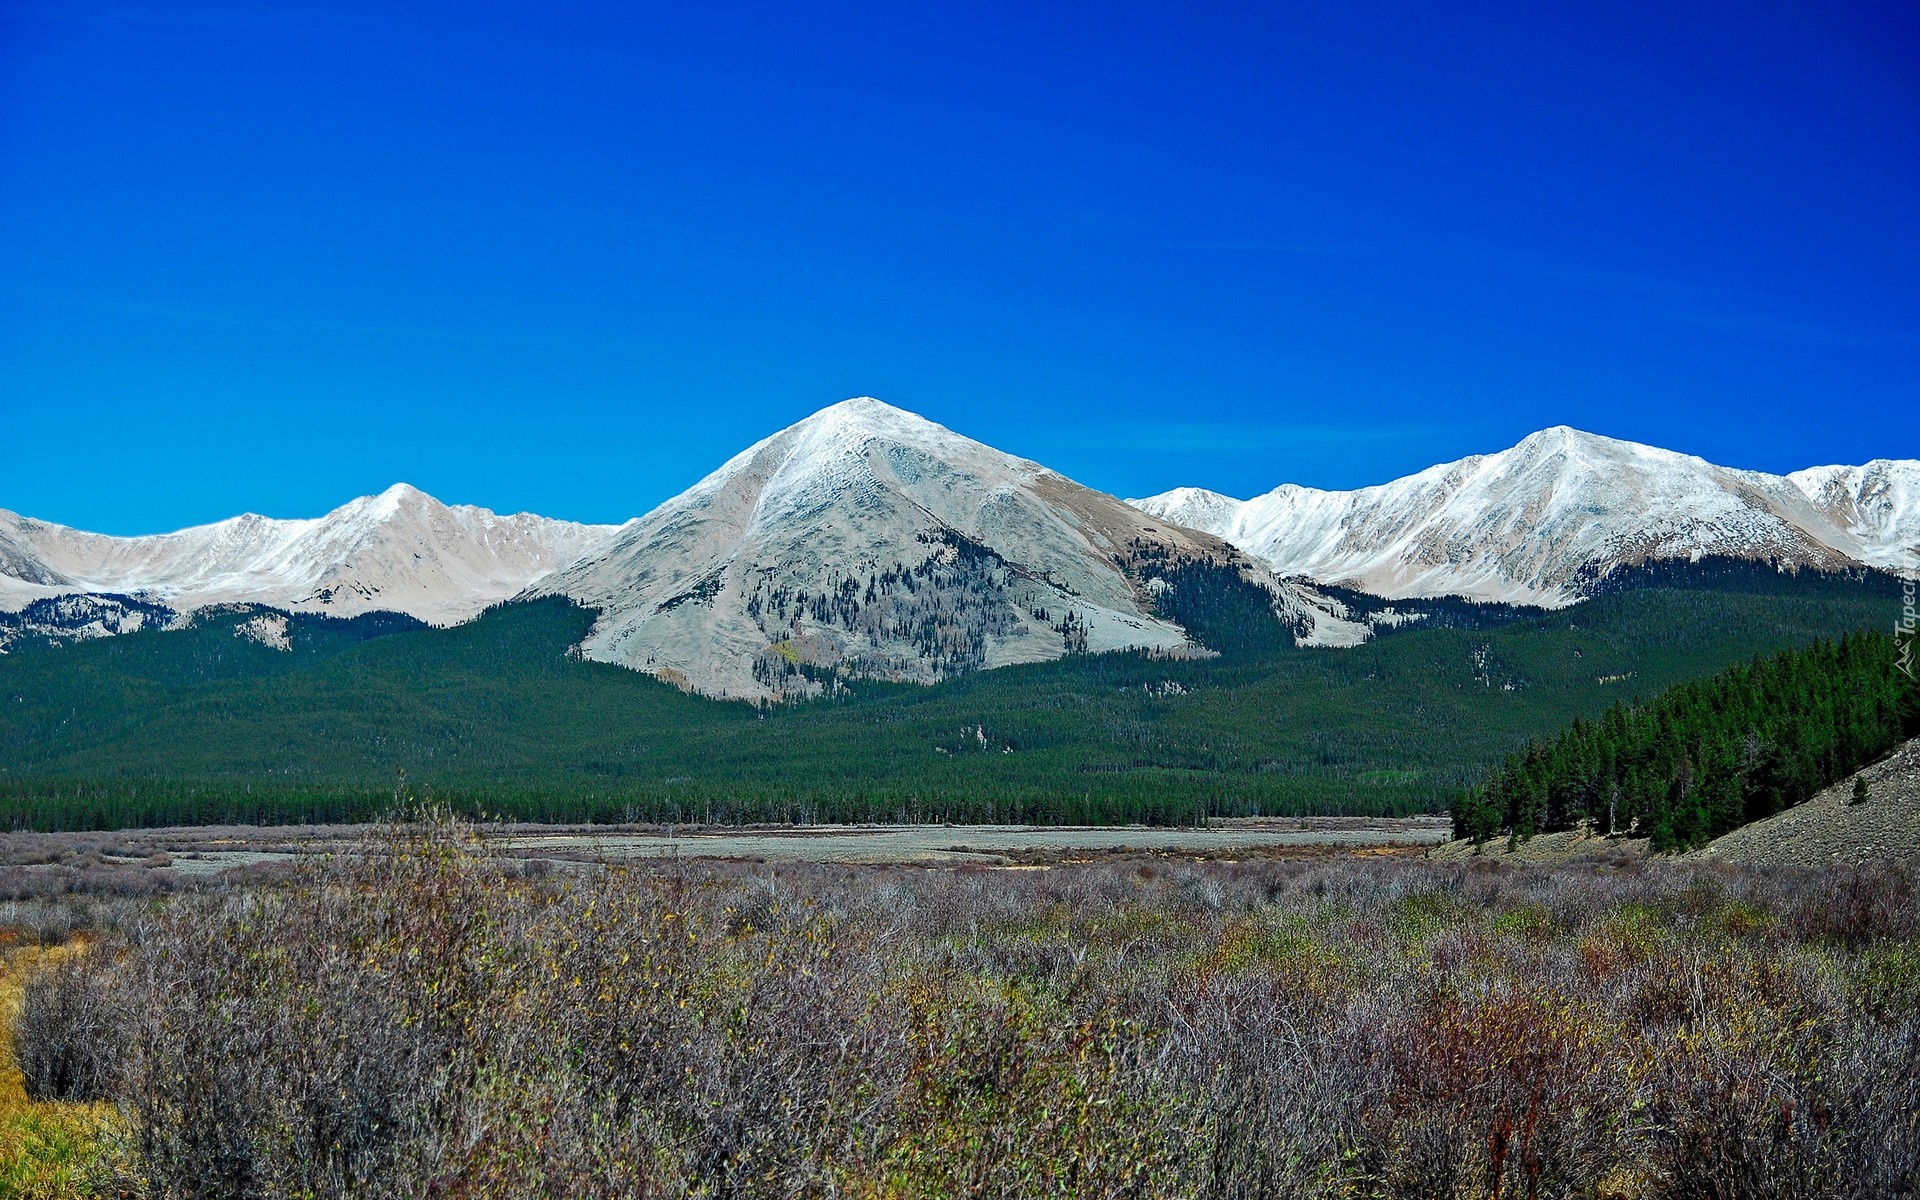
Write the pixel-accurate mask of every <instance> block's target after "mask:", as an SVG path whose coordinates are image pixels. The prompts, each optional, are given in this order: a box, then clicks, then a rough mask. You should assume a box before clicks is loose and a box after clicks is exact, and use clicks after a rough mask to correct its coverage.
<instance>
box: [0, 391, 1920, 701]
mask: <svg viewBox="0 0 1920 1200" xmlns="http://www.w3.org/2000/svg"><path fill="white" fill-rule="evenodd" d="M1916 544H1920V463H1915V462H1911V461H1891V460H1879V461H1876V462H1873V463H1869V464H1867V465H1865V466H1861V467H1818V468H1811V469H1809V470H1806V471H1800V472H1796V473H1795V474H1793V475H1790V476H1775V475H1766V474H1763V473H1760V472H1753V471H1737V470H1732V469H1729V468H1723V467H1718V466H1714V465H1713V464H1711V463H1707V462H1705V461H1704V460H1702V459H1698V458H1693V457H1690V456H1686V455H1680V454H1675V453H1673V452H1670V451H1666V450H1659V449H1656V448H1653V447H1647V446H1640V445H1636V444H1634V443H1631V442H1622V441H1616V440H1614V439H1610V438H1603V437H1598V436H1596V435H1592V434H1586V433H1581V432H1578V431H1576V430H1572V429H1568V428H1566V427H1558V428H1555V429H1549V430H1544V431H1542V432H1540V433H1537V434H1534V435H1532V436H1531V437H1528V438H1526V439H1525V440H1523V441H1522V442H1521V443H1519V445H1517V446H1515V447H1513V448H1512V449H1510V450H1506V451H1501V452H1499V453H1496V454H1489V455H1476V456H1473V457H1471V458H1467V459H1462V460H1461V461H1459V462H1456V463H1446V464H1441V465H1439V466H1435V467H1432V468H1429V469H1427V470H1425V471H1422V472H1419V473H1418V474H1415V475H1412V476H1408V477H1407V478H1405V479H1400V480H1396V481H1393V482H1391V483H1387V484H1382V485H1379V486H1376V487H1371V488H1361V489H1358V490H1356V491H1351V492H1331V491H1321V490H1317V489H1312V488H1303V487H1297V486H1294V485H1285V486H1283V487H1281V488H1278V489H1276V490H1275V491H1273V492H1271V493H1269V494H1267V495H1265V496H1262V497H1258V498H1256V499H1254V500H1249V501H1241V500H1236V499H1233V498H1232V497H1228V496H1223V495H1220V494H1218V493H1214V492H1208V491H1205V490H1202V489H1194V488H1181V489H1176V490H1174V491H1172V492H1167V493H1163V494H1162V495H1160V496H1155V497H1150V498H1148V499H1144V500H1135V501H1126V502H1123V501H1120V500H1118V499H1116V498H1114V497H1112V496H1109V495H1106V494H1105V493H1102V492H1098V491H1094V490H1093V489H1090V488H1086V487H1083V486H1082V485H1080V484H1078V483H1075V482H1074V481H1072V480H1070V479H1067V478H1066V477H1064V476H1062V475H1060V474H1058V473H1057V472H1054V471H1051V470H1049V469H1047V468H1046V467H1044V466H1042V465H1041V464H1039V463H1035V462H1032V461H1029V460H1027V459H1022V458H1017V457H1014V456H1012V455H1008V454H1005V453H1003V452H1001V451H999V450H996V449H994V448H993V447H991V446H987V445H985V444H983V443H980V442H977V441H974V440H972V439H970V438H966V437H964V436H962V435H960V434H957V433H954V432H953V431H952V430H949V429H947V428H945V427H943V426H940V425H937V424H935V423H933V422H931V421H928V420H926V419H924V418H922V417H919V416H917V415H915V414H913V413H910V412H906V411H904V410H902V409H898V408H895V407H893V406H891V405H887V404H884V403H882V402H881V401H878V400H875V399H872V398H870V397H859V398H855V399H852V400H847V401H843V402H841V403H839V404H835V405H832V406H830V407H828V408H826V409H823V410H821V411H820V412H818V413H815V414H814V415H812V416H810V417H808V418H806V419H805V420H802V421H800V422H798V423H797V424H795V425H793V426H790V427H789V428H787V429H784V430H781V431H780V432H778V433H776V434H774V435H773V436H771V437H768V438H766V439H764V440H762V441H760V442H758V443H756V444H755V445H753V446H751V447H748V448H747V449H746V450H744V451H742V452H741V453H740V454H738V455H736V456H734V457H733V458H732V459H729V460H728V461H727V462H726V463H724V464H722V465H721V466H720V467H719V468H718V469H717V470H715V471H714V472H713V473H711V474H710V475H708V476H707V477H706V478H705V479H703V480H701V481H700V482H699V483H697V484H695V485H694V486H693V487H691V488H689V489H688V490H687V491H685V492H683V493H682V494H680V495H679V496H676V497H673V498H672V499H670V500H668V501H666V502H665V503H663V504H661V505H659V506H657V507H656V508H654V509H653V510H652V511H651V512H649V513H647V514H646V515H645V516H643V517H640V518H637V519H635V520H632V521H628V522H626V523H625V524H622V525H583V524H577V523H574V522H569V521H558V520H552V519H550V518H546V517H540V516H535V515H533V514H528V513H521V514H517V515H513V516H502V515H499V514H495V513H492V512H490V511H488V510H486V509H481V508H475V507H471V506H450V505H445V504H442V503H440V502H439V501H438V500H435V499H434V498H433V497H431V496H428V495H426V494H425V493H423V492H420V491H418V490H417V489H414V488H411V487H408V486H406V485H404V484H399V485H395V486H394V487H392V488H389V489H388V490H387V491H385V492H383V493H381V494H380V495H378V496H369V497H364V498H361V499H359V500H355V501H352V502H350V503H348V504H346V505H343V506H342V507H340V508H338V509H336V510H334V511H333V512H331V513H328V514H327V515H325V516H323V517H319V518H315V519H311V520H275V519H271V518H267V517H260V516H255V515H251V514H250V515H246V516H241V517H235V518H233V519H231V520H227V521H221V522H218V523H216V524H213V525H206V526H200V527H196V528H193V529H186V530H182V531H180V532H178V533H170V534H161V535H155V536H150V537H135V538H118V537H108V536H105V535H100V534H92V533H84V532H81V531H78V530H73V529H69V528H66V527H64V526H60V525H54V524H51V523H48V522H43V521H36V520H32V519H30V518H25V517H21V516H17V515H16V514H13V513H10V512H6V511H4V510H0V650H4V649H5V648H6V646H7V645H8V644H9V642H10V641H13V640H17V639H18V638H21V637H29V636H31V637H39V638H43V639H49V640H54V641H70V640H75V639H84V638H89V637H100V636H108V635H112V634H117V633H124V632H129V631H131V630H135V629H139V628H142V627H152V626H154V625H156V624H168V623H177V621H178V619H179V618H180V617H181V615H182V614H186V613H191V612H193V611H195V610H198V609H202V608H207V607H210V606H217V605H229V604H243V605H261V606H266V607H270V608H277V609H284V610H287V611H291V612H310V613H324V614H331V615H336V616H354V615H357V614H361V613H368V612H382V611H386V612H396V613H402V614H406V615H409V616H412V617H415V618H418V619H420V620H423V621H427V622H429V623H432V624H439V625H448V624H457V623H461V622H464V621H468V620H471V619H472V618H473V617H475V616H476V615H478V614H479V613H480V612H482V611H483V610H484V609H486V608H487V607H488V606H490V605H493V604H497V603H500V602H502V601H506V600H513V599H531V598H537V597H541V596H553V595H559V596H566V597H568V598H570V599H573V600H575V601H577V602H579V603H581V604H583V605H586V606H589V607H591V608H593V609H595V610H596V611H597V612H598V613H599V614H600V615H599V619H598V620H597V622H596V623H595V625H594V627H593V629H592V631H591V632H590V633H589V634H588V636H587V638H586V639H585V641H584V642H583V643H582V645H581V647H580V651H581V653H582V654H583V655H585V656H586V657H588V658H593V659H598V660H602V661H608V662H616V663H620V664H623V665H626V666H629V667H633V668H636V669H639V670H643V671H648V672H651V673H654V674H657V675H659V676H661V677H662V678H664V679H667V680H669V681H671V682H674V683H677V684H679V685H681V686H682V687H685V688H686V689H688V690H691V691H698V692H701V693H704V694H708V695H715V696H727V697H734V698H790V697H800V696H806V695H812V694H816V693H818V692H819V691H820V690H822V689H823V688H830V687H832V686H834V683H833V681H834V679H835V678H836V677H851V676H857V677H863V678H881V679H892V680H900V681H909V682H923V683H924V682H931V681H933V680H937V679H940V678H944V677H947V676H949V675H953V674H957V673H962V672H965V671H970V670H976V669H983V668H991V667H996V666H1001V665H1006V664H1011V663H1020V662H1034V661H1041V660H1045V659H1050V658H1056V657H1059V656H1061V655H1063V654H1069V653H1075V652H1082V651H1099V650H1108V649H1118V648H1122V647H1138V648H1145V649H1150V650H1154V651H1160V652H1166V653H1175V654H1178V653H1191V652H1193V651H1194V649H1195V647H1194V646H1193V642H1194V640H1195V638H1194V635H1193V630H1192V629H1190V628H1186V627H1183V626H1182V624H1180V623H1179V622H1180V621H1187V620H1190V617H1188V616H1181V617H1179V618H1178V619H1176V618H1175V616H1174V614H1175V613H1188V614H1196V613H1200V612H1201V611H1202V610H1201V609H1199V608H1195V607H1194V604H1193V603H1192V602H1191V600H1192V595H1193V593H1192V589H1196V588H1212V589H1217V588H1219V587H1228V588H1240V589H1242V591H1243V593H1244V594H1243V595H1242V596H1241V597H1240V598H1239V600H1237V601H1233V602H1231V603H1224V604H1215V605H1214V607H1212V608H1211V609H1207V610H1206V611H1208V612H1211V613H1213V614H1215V616H1214V621H1215V624H1216V625H1217V624H1218V622H1219V621H1220V620H1221V619H1225V618H1222V617H1220V616H1219V614H1226V613H1246V612H1253V611H1255V608H1257V607H1258V606H1261V605H1266V606H1270V607H1271V608H1272V610H1273V611H1274V613H1275V615H1276V616H1277V617H1278V618H1279V620H1280V622H1281V624H1282V625H1283V626H1284V628H1285V630H1286V631H1287V636H1291V637H1292V638H1293V639H1294V640H1296V641H1298V642H1300V643H1301V644H1309V645H1353V644H1356V643H1358V642H1361V641H1365V640H1367V639H1368V638H1369V637H1370V636H1371V635H1372V633H1373V632H1374V631H1375V630H1376V629H1381V628H1389V627H1405V626H1407V625H1408V624H1411V623H1415V622H1418V621H1420V620H1422V619H1423V614H1422V613H1420V612H1419V611H1417V610H1416V609H1415V608H1414V607H1413V606H1410V605H1407V604H1405V603H1401V604H1399V605H1398V606H1397V607H1394V606H1390V605H1381V604H1377V603H1375V602H1373V601H1372V600H1371V599H1369V597H1367V596H1361V595H1356V594H1355V593H1368V594H1370V595H1371V596H1379V597H1387V598H1390V599H1400V600H1404V599H1406V598H1422V597H1424V598H1432V597H1441V596H1466V597H1470V598H1477V599H1481V600H1501V601H1507V602H1512V603H1521V604H1541V605H1549V606H1553V605H1561V604H1567V603H1571V602H1573V601H1575V600H1578V599H1580V598H1581V597H1582V596H1583V595H1585V594H1587V592H1588V591H1589V590H1591V588H1592V587H1593V586H1594V581H1596V580H1599V579H1603V578H1605V577H1606V576H1607V574H1608V572H1609V571H1611V570H1613V569H1615V568H1618V567H1621V566H1624V565H1635V564H1639V563H1645V562H1658V561H1669V560H1676V559H1677V560H1683V561H1684V560H1697V559H1699V558H1702V557H1711V558H1716V559H1720V558H1731V559H1744V560H1748V561H1755V560H1757V561H1763V562H1764V561H1774V562H1778V563H1780V564H1783V565H1786V566H1792V567H1797V566H1810V567H1819V568H1828V569H1833V568H1842V567H1854V566H1858V565H1861V564H1867V565H1872V566H1876V567H1883V568H1899V567H1902V566H1903V565H1905V558H1906V548H1907V547H1911V546H1914V545H1916ZM1196 572H1197V573H1196ZM1325 585H1337V586H1336V587H1332V588H1328V587H1326V586H1325ZM1342 588H1350V589H1353V591H1351V592H1342V591H1341V590H1340V589H1342ZM1183 589H1185V590H1183ZM1249 597H1250V599H1249ZM1183 599H1184V600H1186V601H1188V602H1187V603H1185V604H1184V605H1183V604H1182V603H1175V602H1174V601H1177V600H1183ZM1212 599H1213V600H1218V597H1212ZM1248 604H1252V605H1254V606H1255V608H1248V607H1246V605H1248ZM1425 615H1427V616H1431V615H1432V614H1425ZM1231 619H1232V620H1236V621H1237V620H1240V618H1238V617H1233V618H1231ZM1448 619H1449V620H1451V621H1468V622H1469V623H1471V620H1472V614H1466V615H1464V616H1463V615H1462V613H1454V614H1453V615H1452V616H1451V617H1450V618H1448Z"/></svg>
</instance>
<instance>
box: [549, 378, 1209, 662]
mask: <svg viewBox="0 0 1920 1200" xmlns="http://www.w3.org/2000/svg"><path fill="white" fill-rule="evenodd" d="M1147 547H1152V548H1153V550H1152V553H1155V554H1164V555H1167V556H1170V557H1172V558H1176V559H1178V558H1183V557H1185V558H1191V557H1199V556H1204V555H1208V554H1225V553H1228V548H1227V547H1226V546H1224V545H1223V544H1222V543H1220V542H1218V541H1216V540H1215V539H1213V538H1210V537H1207V536H1206V535H1203V534H1195V533H1193V532H1191V531H1189V530H1185V529H1179V528H1176V527H1173V526H1169V525H1167V524H1166V523H1164V522H1158V521H1154V520H1152V519H1150V518H1148V517H1147V516H1146V515H1145V514H1143V513H1141V512H1139V511H1138V510H1135V509H1132V508H1129V507H1127V506H1126V505H1124V504H1122V503H1121V502H1120V501H1118V500H1116V499H1114V498H1113V497H1111V496H1107V495H1104V494H1103V493H1100V492H1095V491H1092V490H1091V489H1088V488H1084V487H1082V486H1080V485H1079V484H1076V483H1074V482H1073V481H1071V480H1069V479H1066V478H1064V477H1063V476H1060V475H1057V474H1055V473H1053V472H1051V471H1048V470H1047V469H1046V468H1044V467H1042V466H1040V465H1039V464H1038V463H1035V462H1032V461H1030V460H1027V459H1023V458H1017V457H1015V456H1013V455H1010V454H1006V453H1003V452H1002V451H999V450H996V449H994V448H993V447H991V446H987V445H984V444H982V443H980V442H977V441H974V440H973V439H971V438H968V437H965V436H963V435H960V434H957V433H955V432H953V431H952V430H950V429H947V428H946V427H944V426H942V425H938V424H935V423H934V422H932V421H929V420H927V419H925V418H924V417H920V416H917V415H915V414H913V413H910V412H906V411H904V410H901V409H898V408H895V407H893V406H891V405H888V404H885V403H882V402H881V401H878V400H875V399H872V398H871V397H860V398H856V399H853V400H847V401H843V402H841V403H839V404H835V405H832V406H830V407H828V408H826V409H823V410H821V411H820V412H817V413H815V414H813V415H812V416H809V417H807V418H805V419H803V420H801V421H799V422H797V423H795V424H793V425H791V426H789V427H787V428H786V429H783V430H781V431H780V432H778V433H776V434H774V435H772V436H771V437H768V438H765V439H763V440H762V441H760V442H757V443H755V444H754V445H753V446H750V447H748V448H747V449H746V450H744V451H742V452H741V453H740V454H738V455H735V456H734V457H733V458H731V459H729V460H728V461H727V462H726V463H724V464H722V465H721V467H720V468H719V469H718V470H716V471H714V472H713V473H712V474H711V475H708V476H707V477H706V478H705V479H702V480H701V481H700V482H698V483H696V484H695V485H693V487H691V488H689V489H687V491H685V492H683V493H682V494H681V495H679V496H676V497H674V498H673V499H671V500H668V501H667V502H666V503H665V504H662V505H661V506H660V507H658V508H656V509H654V510H653V511H652V512H650V513H648V514H647V515H646V516H644V517H642V518H641V519H639V520H638V521H635V522H633V523H632V524H630V525H629V526H627V527H626V528H624V529H623V530H621V531H620V533H619V534H618V535H617V536H616V537H615V538H614V539H613V540H612V541H611V543H610V544H609V546H608V547H607V548H606V550H605V551H603V552H602V553H600V554H596V555H594V556H592V557H590V558H588V559H586V560H583V561H582V562H580V563H578V564H576V565H575V566H573V567H571V568H569V569H567V570H565V571H563V572H561V573H559V574H558V575H556V576H554V577H553V578H552V579H551V580H549V581H547V582H545V583H543V584H541V585H539V587H538V588H536V589H535V590H536V591H540V592H557V593H563V594H565V595H568V596H571V597H573V598H575V599H577V600H580V601H581V602H583V603H586V604H589V605H592V606H594V607H597V608H599V609H601V611H602V613H603V616H602V618H601V620H600V622H599V624H598V625H596V627H595V629H594V631H593V634H592V635H591V636H590V637H589V638H588V640H587V643H586V647H585V649H586V652H587V653H588V654H589V655H591V656H593V657H597V658H604V659H609V660H612V661H616V662H624V663H628V664H630V665H633V666H636V667H640V668H642V669H647V670H652V671H655V672H656V673H659V674H661V675H663V676H665V677H667V678H671V679H675V680H677V681H683V682H685V683H686V685H687V686H689V687H693V688H697V689H698V690H701V691H704V692H709V693H720V694H725V695H729V696H765V695H778V694H792V693H795V692H799V693H804V692H806V691H808V690H810V689H812V688H813V687H815V686H817V684H816V681H815V680H816V677H817V676H819V675H821V674H823V673H826V672H829V671H832V670H840V671H848V672H853V673H857V674H865V675H877V676H883V677H890V678H899V679H918V680H927V679H933V678H938V677H940V676H942V675H944V674H948V673H951V672H953V671H957V670H968V669H973V668H976V667H983V666H996V665H999V664H1002V663H1009V662H1022V661H1030V660H1034V659H1041V658H1051V657H1055V656H1057V655H1059V654H1061V653H1064V652H1066V651H1067V650H1069V649H1078V648H1085V649H1107V648H1117V647H1120V646H1147V647H1162V648H1173V647H1179V646H1183V645H1185V643H1186V638H1185V634H1184V632H1183V631H1182V630H1181V629H1179V627H1177V626H1175V625H1172V624H1170V623H1168V622H1166V621H1163V620H1161V619H1159V618H1157V617H1155V616H1154V615H1152V609H1153V604H1152V601H1151V598H1150V597H1149V596H1147V595H1146V594H1144V593H1143V590H1142V584H1141V583H1140V581H1139V580H1137V579H1136V578H1135V577H1134V576H1132V575H1130V574H1129V572H1128V571H1127V570H1126V569H1125V567H1124V565H1123V564H1124V563H1125V562H1126V561H1128V555H1137V554H1141V553H1146V552H1148V551H1147V549H1146V548H1147Z"/></svg>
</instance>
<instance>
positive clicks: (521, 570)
mask: <svg viewBox="0 0 1920 1200" xmlns="http://www.w3.org/2000/svg"><path fill="white" fill-rule="evenodd" d="M616 528H617V527H616V526H610V525H581V524H576V523H575V522H572V521H555V520H551V519H549V518H546V517H538V516H534V515H532V514H530V513H520V514H518V515H515V516H499V515H497V514H495V513H492V512H489V511H487V510H486V509H484V508H474V507H471V506H468V505H446V504H442V503H440V502H439V501H438V500H435V499H434V498H433V497H431V496H429V495H427V494H426V493H424V492H421V491H419V490H417V489H415V488H411V487H408V486H407V485H406V484H396V485H394V486H393V487H391V488H388V489H387V490H386V491H384V492H382V493H380V494H379V495H378V496H366V497H362V498H361V499H358V500H355V501H353V502H351V503H349V504H346V505H343V506H341V507H340V508H337V509H335V510H334V511H332V512H330V513H328V514H327V515H326V516H323V517H318V518H315V519H312V520H291V521H289V520H275V519H272V518H269V517H261V516H255V515H253V514H247V515H245V516H239V517H233V518H231V519H229V520H225V521H220V522H218V523H216V524H213V525H202V526H198V527H196V528H192V529H183V530H181V531H179V532H178V533H166V534H158V535H155V536H151V537H109V536H106V535H104V534H97V533H84V532H81V531H80V530H77V529H69V528H67V527H66V526H63V525H54V524H51V523H49V522H46V521H35V520H32V519H31V518H27V517H21V516H18V515H16V514H14V513H11V512H7V511H5V510H0V611H6V612H15V613H18V612H21V611H22V610H25V609H27V608H29V606H30V605H32V602H33V601H36V600H43V599H47V598H50V597H58V596H71V595H75V594H89V593H91V594H108V595H125V596H136V597H138V598H139V599H141V600H143V601H147V602H149V603H158V604H161V605H165V606H167V607H169V608H172V609H175V610H179V611H190V610H193V609H197V608H202V607H205V606H206V605H210V604H226V603H252V604H265V605H271V606H273V607H275V608H283V609H288V610H291V611H306V612H325V613H331V614H334V615H336V616H353V615H355V614H358V613H363V612H373V611H382V610H384V611H391V612H403V613H407V614H409V615H411V616H415V617H418V618H420V619H421V620H423V621H429V622H432V623H435V624H453V623H456V622H460V621H465V620H470V619H471V618H473V617H474V616H477V615H478V614H479V613H480V611H481V610H482V609H484V608H486V607H487V606H488V605H490V604H496V603H498V602H500V601H502V600H505V599H508V598H510V597H512V596H515V595H518V594H519V593H520V592H522V591H524V590H525V589H526V588H527V586H528V585H529V584H531V583H533V582H534V581H536V580H538V579H540V578H541V577H543V576H545V575H547V574H549V573H551V572H552V571H554V570H555V569H556V568H559V567H562V566H566V565H567V564H569V563H571V562H573V561H574V560H575V559H577V558H579V557H580V556H581V555H582V554H585V553H587V552H588V551H590V550H593V549H595V548H596V547H598V546H600V545H602V544H603V543H605V542H606V540H607V539H608V537H610V536H611V535H612V534H613V533H614V531H615V530H616ZM43 607H44V606H43ZM95 607H96V608H97V607H98V606H97V605H96V606H95ZM50 611H51V610H50ZM144 619H150V615H149V616H148V617H147V618H144ZM119 624H120V622H119V621H117V620H111V621H109V622H108V623H106V624H103V625H102V626H101V627H102V628H103V629H104V630H105V631H107V632H116V631H118V627H119Z"/></svg>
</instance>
